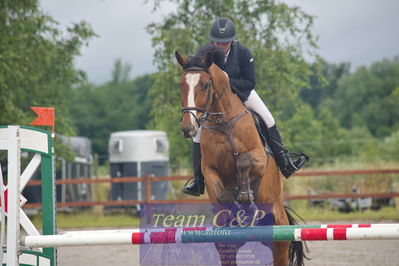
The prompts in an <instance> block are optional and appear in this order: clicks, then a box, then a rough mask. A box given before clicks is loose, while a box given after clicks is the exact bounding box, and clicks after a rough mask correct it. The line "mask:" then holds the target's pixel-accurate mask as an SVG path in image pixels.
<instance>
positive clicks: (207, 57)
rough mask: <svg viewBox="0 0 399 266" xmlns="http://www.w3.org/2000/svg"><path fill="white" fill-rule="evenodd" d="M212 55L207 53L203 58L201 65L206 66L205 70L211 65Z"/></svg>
mask: <svg viewBox="0 0 399 266" xmlns="http://www.w3.org/2000/svg"><path fill="white" fill-rule="evenodd" d="M213 59H214V58H213V54H212V53H207V54H206V55H205V57H203V59H202V60H203V62H202V63H203V64H204V65H205V66H206V68H207V69H209V67H210V66H211V65H212V64H213Z"/></svg>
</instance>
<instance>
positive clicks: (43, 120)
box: [30, 107, 55, 133]
mask: <svg viewBox="0 0 399 266" xmlns="http://www.w3.org/2000/svg"><path fill="white" fill-rule="evenodd" d="M31 108H32V110H33V111H34V112H35V113H36V114H37V118H36V119H35V120H33V121H32V122H31V123H30V124H31V125H33V126H51V128H52V132H53V133H54V114H55V108H54V107H31Z"/></svg>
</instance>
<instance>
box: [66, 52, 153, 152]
mask: <svg viewBox="0 0 399 266" xmlns="http://www.w3.org/2000/svg"><path fill="white" fill-rule="evenodd" d="M130 69H131V66H130V65H129V64H123V63H122V61H121V60H119V59H118V60H116V61H115V64H114V69H113V70H112V80H111V81H110V82H107V83H105V84H102V85H100V86H95V85H93V84H89V83H86V84H84V85H82V86H80V87H78V88H76V89H74V90H73V93H72V97H71V98H70V105H71V113H72V115H73V117H74V125H75V127H76V128H77V129H78V134H79V135H81V136H86V137H89V138H90V139H91V140H92V144H93V151H94V152H95V153H99V154H102V155H105V154H108V139H109V136H110V134H111V133H112V132H115V131H121V130H133V129H145V128H146V124H147V123H148V122H149V120H150V116H149V113H150V109H151V98H150V96H149V95H148V91H149V89H150V88H151V86H152V84H153V82H154V79H153V77H152V76H151V75H144V76H141V77H137V78H136V79H134V80H128V76H129V71H130Z"/></svg>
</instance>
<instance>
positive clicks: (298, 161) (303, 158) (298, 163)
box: [292, 152, 310, 169]
mask: <svg viewBox="0 0 399 266" xmlns="http://www.w3.org/2000/svg"><path fill="white" fill-rule="evenodd" d="M292 154H295V155H297V156H298V159H296V160H295V162H294V165H295V166H296V168H298V169H300V168H301V167H302V166H303V165H304V164H305V163H307V162H309V161H310V157H309V156H307V155H306V154H305V153H303V152H300V153H297V152H293V153H292Z"/></svg>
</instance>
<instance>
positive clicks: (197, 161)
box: [183, 142, 205, 197]
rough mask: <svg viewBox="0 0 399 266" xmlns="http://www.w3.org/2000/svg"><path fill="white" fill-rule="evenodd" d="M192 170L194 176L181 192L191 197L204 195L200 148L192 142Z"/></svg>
mask: <svg viewBox="0 0 399 266" xmlns="http://www.w3.org/2000/svg"><path fill="white" fill-rule="evenodd" d="M193 169H194V176H193V178H192V179H191V180H192V182H191V183H190V184H188V185H187V184H186V186H185V187H184V188H183V192H184V193H186V194H189V195H193V196H197V197H198V196H199V195H201V194H204V188H205V183H204V176H203V175H202V171H201V147H200V144H199V143H195V142H193Z"/></svg>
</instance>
